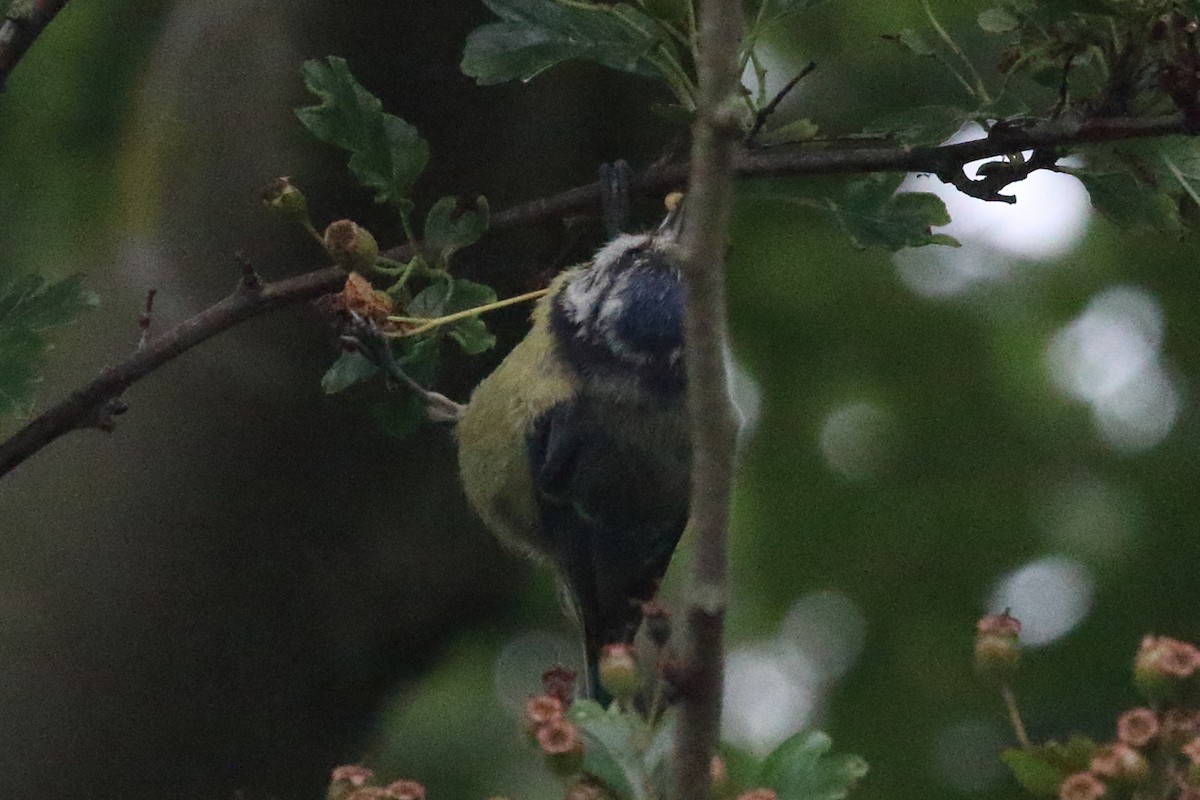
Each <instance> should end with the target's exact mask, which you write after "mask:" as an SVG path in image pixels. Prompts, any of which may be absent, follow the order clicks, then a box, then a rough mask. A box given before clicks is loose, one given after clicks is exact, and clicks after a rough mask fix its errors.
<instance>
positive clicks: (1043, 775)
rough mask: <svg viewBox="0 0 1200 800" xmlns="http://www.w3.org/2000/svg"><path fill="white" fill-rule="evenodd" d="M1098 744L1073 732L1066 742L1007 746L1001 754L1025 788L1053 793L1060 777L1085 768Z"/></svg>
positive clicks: (1045, 793)
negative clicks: (1030, 745)
mask: <svg viewBox="0 0 1200 800" xmlns="http://www.w3.org/2000/svg"><path fill="white" fill-rule="evenodd" d="M1097 748H1098V746H1097V744H1096V743H1095V742H1093V741H1092V740H1091V739H1089V738H1087V737H1086V736H1078V735H1076V736H1072V737H1071V738H1070V739H1068V740H1067V741H1066V743H1065V744H1061V743H1059V742H1047V743H1046V744H1043V745H1037V746H1035V747H1028V748H1016V747H1014V748H1010V749H1008V750H1005V751H1004V752H1003V753H1002V754H1001V756H1000V758H1001V759H1002V760H1003V761H1004V763H1005V764H1006V765H1008V768H1009V769H1010V770H1012V773H1013V776H1014V777H1015V778H1016V779H1017V782H1018V783H1020V784H1021V786H1022V787H1024V788H1025V789H1026V790H1027V791H1029V792H1030V793H1032V794H1036V795H1056V794H1058V787H1059V785H1060V784H1061V783H1062V782H1063V779H1064V778H1066V777H1067V776H1068V775H1071V774H1072V773H1075V772H1080V771H1082V770H1085V769H1087V768H1088V766H1089V765H1090V764H1091V760H1092V756H1093V755H1095V753H1096V750H1097Z"/></svg>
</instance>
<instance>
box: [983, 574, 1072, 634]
mask: <svg viewBox="0 0 1200 800" xmlns="http://www.w3.org/2000/svg"><path fill="white" fill-rule="evenodd" d="M1094 592H1095V582H1094V581H1093V580H1092V575H1091V572H1089V571H1088V569H1087V567H1085V566H1083V564H1081V563H1079V562H1078V561H1076V560H1074V559H1071V558H1066V557H1064V556H1046V557H1045V558H1039V559H1037V560H1036V561H1031V562H1029V563H1028V564H1026V565H1025V566H1023V567H1021V568H1019V569H1017V570H1014V571H1013V572H1010V573H1009V574H1008V575H1005V576H1004V577H1003V578H1001V579H1000V580H999V581H998V582H997V583H996V587H995V589H993V590H992V595H991V599H990V600H989V601H988V612H989V613H992V614H999V613H1001V612H1002V611H1004V610H1005V609H1008V610H1009V613H1011V614H1012V615H1013V616H1014V617H1016V618H1017V619H1019V620H1021V643H1022V644H1023V645H1026V646H1029V647H1039V646H1041V645H1046V644H1049V643H1050V642H1053V641H1055V640H1056V639H1059V638H1061V637H1063V636H1065V635H1066V634H1067V633H1069V632H1070V631H1071V630H1072V629H1073V628H1074V627H1075V626H1076V625H1078V624H1079V623H1080V622H1082V621H1083V620H1084V619H1085V618H1086V617H1087V615H1088V612H1090V611H1091V610H1092V596H1093V594H1094Z"/></svg>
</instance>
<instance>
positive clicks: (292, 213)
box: [261, 177, 308, 219]
mask: <svg viewBox="0 0 1200 800" xmlns="http://www.w3.org/2000/svg"><path fill="white" fill-rule="evenodd" d="M261 196H262V201H263V205H264V206H266V207H267V208H269V209H270V210H271V211H273V212H275V213H276V214H278V215H279V216H281V217H283V218H284V219H304V218H305V217H307V216H308V200H307V199H306V198H305V197H304V192H302V191H300V189H299V188H297V187H296V185H295V184H293V183H292V182H291V179H289V178H286V177H284V178H275V179H274V180H273V181H271V182H270V183H268V184H267V185H266V186H264V187H263V190H262V195H261Z"/></svg>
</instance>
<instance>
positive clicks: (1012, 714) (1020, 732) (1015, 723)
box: [1000, 681, 1033, 750]
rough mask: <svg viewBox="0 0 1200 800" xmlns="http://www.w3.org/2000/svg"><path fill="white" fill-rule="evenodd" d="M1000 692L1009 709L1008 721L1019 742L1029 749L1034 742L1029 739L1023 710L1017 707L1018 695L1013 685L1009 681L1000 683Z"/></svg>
mask: <svg viewBox="0 0 1200 800" xmlns="http://www.w3.org/2000/svg"><path fill="white" fill-rule="evenodd" d="M1000 694H1001V696H1003V697H1004V707H1005V708H1006V709H1007V710H1008V721H1009V722H1010V723H1012V728H1013V733H1014V734H1016V737H1017V742H1018V743H1019V744H1020V745H1021V747H1024V748H1025V749H1026V750H1028V749H1029V748H1030V747H1033V744H1032V743H1031V742H1030V741H1029V734H1028V733H1026V732H1025V723H1024V722H1023V721H1022V720H1021V710H1020V709H1019V708H1018V707H1017V696H1016V695H1015V694H1013V690H1012V687H1011V686H1009V685H1008V682H1007V681H1005V682H1004V683H1002V684H1000Z"/></svg>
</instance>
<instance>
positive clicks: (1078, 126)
mask: <svg viewBox="0 0 1200 800" xmlns="http://www.w3.org/2000/svg"><path fill="white" fill-rule="evenodd" d="M65 4H66V0H59V2H57V3H52V2H47V3H45V5H56V6H57V7H58V8H61V7H62V6H63V5H65ZM43 27H44V26H43ZM7 29H8V23H5V24H4V25H3V26H0V37H2V35H3V32H4V31H5V30H7ZM26 47H28V43H27V44H26ZM5 52H7V51H6V50H5V49H4V45H3V42H2V41H0V58H3V57H4V53H5ZM8 57H9V58H10V61H9V62H8V63H10V64H11V63H14V62H13V61H12V60H11V56H8ZM0 63H3V62H0ZM0 75H3V72H0ZM1190 133H1192V129H1191V128H1190V127H1189V125H1188V124H1187V123H1186V121H1185V120H1184V117H1183V115H1182V114H1170V115H1166V116H1161V117H1151V118H1147V119H1130V118H1125V117H1116V118H1106V119H1093V120H1088V121H1064V120H1055V121H1051V122H1045V123H1040V124H1037V125H1032V126H1029V127H1025V128H1020V127H1014V126H1012V125H999V124H998V125H996V126H995V127H994V128H993V129H992V132H991V133H990V134H989V135H988V136H986V137H983V138H980V139H977V140H974V141H970V142H962V143H959V144H953V145H942V146H940V147H917V148H907V147H843V148H825V149H797V150H791V151H787V152H784V151H775V150H770V151H758V152H738V153H735V154H734V155H733V169H734V170H735V172H736V173H737V174H738V175H740V176H742V177H778V176H788V175H793V176H795V175H828V174H835V173H856V172H930V173H933V174H935V175H938V176H939V177H941V178H942V180H945V181H947V182H949V183H953V184H954V185H955V186H958V187H959V188H960V189H963V188H964V187H968V188H970V186H969V185H970V184H977V183H980V182H981V181H980V180H973V179H970V178H967V177H966V175H965V173H964V172H963V166H964V165H966V164H968V163H970V162H972V161H977V160H979V159H982V158H989V157H992V156H997V155H1004V154H1007V153H1013V152H1019V151H1022V150H1034V149H1043V150H1044V149H1046V148H1051V149H1052V148H1056V147H1065V146H1069V145H1078V144H1089V143H1103V142H1113V141H1121V140H1126V139H1144V138H1150V137H1156V136H1170V135H1188V134H1190ZM688 169H689V168H688V165H687V164H665V165H658V166H654V167H651V168H649V169H647V170H645V171H644V172H642V173H641V174H640V175H637V176H635V177H634V179H633V181H632V182H631V186H630V188H631V190H632V191H636V192H638V193H640V194H643V195H652V194H662V193H665V192H667V191H670V190H672V189H679V188H682V187H683V185H684V184H685V183H686V181H687V177H688ZM1022 177H1023V176H1022ZM982 180H988V181H989V182H988V183H987V184H986V188H987V190H988V192H998V191H999V188H1002V187H999V188H998V186H997V184H998V183H999V182H998V181H997V180H996V179H995V178H994V177H993V178H990V179H989V178H986V177H985V178H984V179H982ZM599 202H600V189H599V185H598V184H597V183H589V184H586V185H583V186H577V187H575V188H573V189H568V190H567V191H565V192H561V193H560V194H556V195H553V196H551V197H545V198H540V199H538V200H533V201H530V202H528V203H523V204H521V205H518V206H514V207H513V208H510V209H508V210H506V211H502V212H500V213H498V214H496V215H495V216H494V217H493V218H492V229H493V230H508V229H512V228H518V227H521V226H524V225H530V224H533V223H536V222H541V221H545V220H549V219H556V218H561V217H564V216H568V215H570V214H576V213H580V212H585V211H592V210H595V209H597V208H599ZM690 202H691V201H689V203H690ZM688 213H691V211H690V210H689V212H688ZM411 254H412V253H411V248H410V247H408V246H407V245H405V246H401V247H396V248H393V249H391V250H389V251H388V253H387V255H388V256H389V257H391V258H394V259H396V260H405V259H407V258H409V257H411ZM344 279H345V273H343V272H342V271H341V270H339V269H335V268H325V269H319V270H316V271H314V272H310V273H307V274H305V275H300V276H298V277H295V278H289V279H287V280H282V281H276V282H274V283H269V284H264V285H263V286H262V287H261V289H260V290H258V291H257V292H255V291H253V290H252V288H251V287H249V286H247V285H243V287H242V288H241V289H239V290H238V291H236V292H234V294H232V295H230V296H229V297H227V298H225V299H224V300H222V301H221V302H219V303H217V304H216V305H214V306H212V307H211V308H208V309H207V310H205V311H202V312H200V313H199V314H197V315H196V316H194V317H192V318H191V319H189V320H187V321H186V322H184V323H182V324H181V325H179V326H178V327H176V328H174V329H172V330H170V331H167V332H166V333H163V334H161V335H160V336H158V337H156V338H154V339H151V340H150V341H148V342H147V343H146V346H145V347H144V348H142V349H141V350H139V351H138V352H137V353H136V354H134V355H133V356H131V357H130V358H129V359H128V360H126V361H124V362H122V363H121V364H118V365H117V366H116V367H112V368H111V369H108V370H105V372H104V373H103V374H101V375H100V376H99V377H98V378H96V379H95V380H93V381H91V382H90V383H88V384H87V385H85V386H83V387H81V388H79V389H77V390H75V391H74V392H72V393H71V395H70V396H68V397H67V398H66V399H64V400H62V401H60V402H58V403H56V404H55V405H53V406H51V407H50V408H49V409H47V410H46V411H44V412H42V413H41V414H40V415H38V416H37V417H35V418H34V419H33V420H31V421H30V422H29V423H28V424H26V425H25V427H23V428H21V429H20V430H18V431H17V432H16V433H15V434H13V436H12V437H11V438H10V439H8V440H7V441H5V442H3V443H0V477H3V476H4V475H6V474H7V473H8V472H10V471H12V469H13V468H15V467H16V466H18V465H19V464H21V463H22V462H23V461H25V459H27V458H29V457H30V456H31V455H33V454H34V453H36V452H37V451H38V450H40V449H42V448H43V447H45V446H46V445H48V444H50V443H51V442H53V441H54V440H56V439H58V438H59V437H60V436H62V435H63V434H65V433H68V432H69V431H72V430H74V429H76V428H83V427H98V428H101V429H104V430H108V429H111V427H112V420H111V417H112V416H113V415H114V414H115V413H119V410H120V409H119V407H117V406H114V405H113V404H114V403H115V402H116V401H117V398H119V397H120V396H121V394H122V393H123V392H124V391H125V390H126V389H128V388H129V386H131V385H132V384H133V383H135V382H136V381H138V380H139V379H141V378H143V377H145V376H146V375H148V374H149V373H151V372H153V371H154V370H155V369H157V368H158V367H160V366H162V365H163V364H165V363H167V362H168V361H171V360H172V359H174V358H175V357H177V356H179V355H182V354H183V353H184V352H186V351H187V350H189V349H191V348H192V347H194V346H195V345H197V344H199V343H200V342H203V341H205V340H207V339H209V338H211V337H213V336H215V335H217V334H218V333H221V332H222V331H225V330H228V329H229V328H231V327H233V326H234V325H237V324H239V323H241V322H244V321H245V320H248V319H251V318H253V317H257V316H259V315H261V314H265V313H267V312H268V311H273V310H275V309H278V308H283V307H285V306H289V305H294V304H296V303H300V302H304V301H306V300H311V299H313V298H315V297H319V296H320V295H322V294H327V293H329V292H335V291H338V290H339V289H341V287H342V282H343V281H344Z"/></svg>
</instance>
